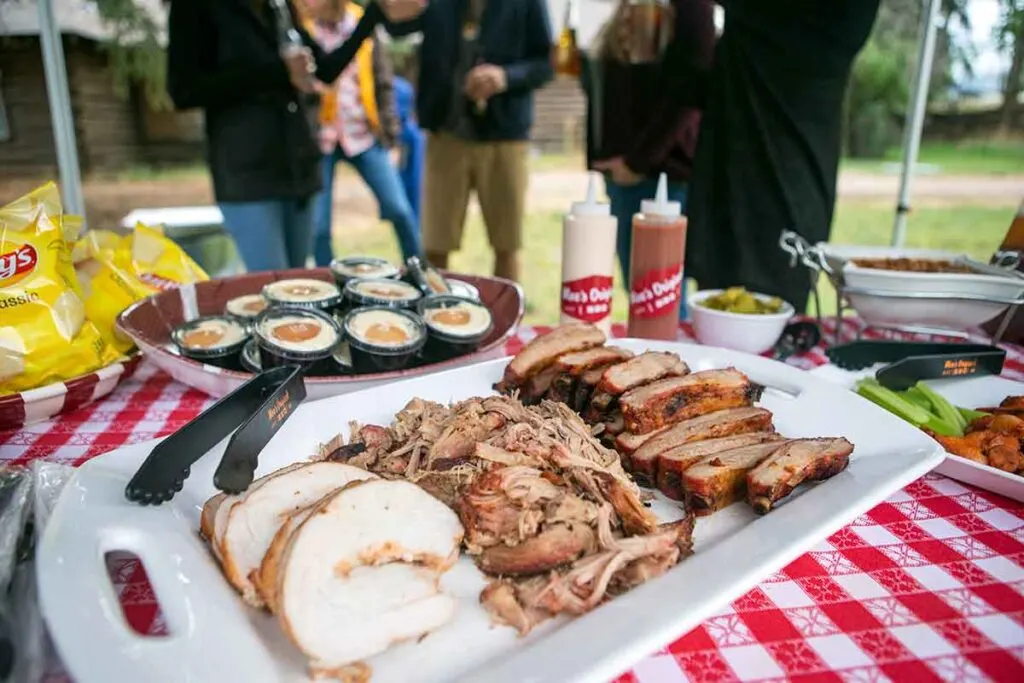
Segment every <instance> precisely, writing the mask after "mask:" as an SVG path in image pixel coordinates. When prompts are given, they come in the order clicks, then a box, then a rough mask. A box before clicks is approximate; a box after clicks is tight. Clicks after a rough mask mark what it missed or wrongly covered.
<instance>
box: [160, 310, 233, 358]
mask: <svg viewBox="0 0 1024 683" xmlns="http://www.w3.org/2000/svg"><path fill="white" fill-rule="evenodd" d="M248 340H249V331H248V329H246V327H245V325H243V324H242V323H240V322H238V321H237V320H235V319H234V318H232V317H231V316H228V315H206V316H202V317H199V318H195V319H193V320H189V321H187V322H184V323H181V324H180V325H178V326H177V327H175V328H174V329H173V330H171V341H172V342H173V343H174V345H175V346H177V347H178V348H179V349H181V350H182V351H183V352H185V353H186V354H187V355H188V356H189V357H191V358H197V359H202V358H220V357H223V356H228V355H231V354H233V353H237V352H238V351H239V350H240V349H241V348H242V347H243V346H245V342H246V341H248Z"/></svg>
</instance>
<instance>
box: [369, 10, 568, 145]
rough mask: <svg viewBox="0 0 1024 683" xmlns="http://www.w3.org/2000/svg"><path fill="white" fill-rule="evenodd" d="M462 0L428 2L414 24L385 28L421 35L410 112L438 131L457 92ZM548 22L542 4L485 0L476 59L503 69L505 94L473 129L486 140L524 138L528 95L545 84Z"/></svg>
mask: <svg viewBox="0 0 1024 683" xmlns="http://www.w3.org/2000/svg"><path fill="white" fill-rule="evenodd" d="M465 2H466V0H430V3H429V4H428V5H427V9H426V11H425V12H424V13H423V15H422V16H421V17H420V18H419V19H417V20H416V21H413V22H409V23H405V24H400V25H397V26H389V27H388V30H389V32H390V33H392V34H393V35H405V34H409V33H414V32H416V31H422V32H423V44H422V45H421V46H420V69H419V73H420V77H419V84H418V86H419V92H418V94H417V101H416V110H417V115H418V117H419V123H420V126H422V127H423V128H424V129H426V130H429V131H437V130H440V129H442V128H443V127H444V125H445V123H446V121H447V118H448V111H449V108H450V107H451V103H452V101H453V100H454V98H453V97H452V95H453V93H452V89H453V88H459V89H461V88H462V83H457V82H455V81H456V79H455V78H454V77H453V76H452V74H454V73H455V72H456V66H457V64H458V51H459V46H460V42H461V38H462V36H461V31H462V17H463V16H464V8H465ZM551 47H552V38H551V22H550V21H549V19H548V10H547V2H546V1H545V0H489V1H488V2H487V6H486V7H485V8H484V12H483V17H482V18H481V20H480V34H479V57H480V60H481V61H483V62H487V63H489V64H495V65H497V66H500V67H503V68H504V69H505V73H506V74H507V76H508V90H507V91H505V92H503V93H501V94H499V95H496V96H495V97H493V98H491V99H490V100H488V103H487V109H486V111H485V113H484V115H483V121H482V122H481V123H480V125H479V126H477V127H476V131H477V134H478V137H479V139H481V140H486V141H502V140H526V139H527V138H528V137H529V135H530V128H531V127H532V126H533V91H534V90H536V89H537V88H539V87H541V86H542V85H544V84H545V83H547V82H548V81H549V80H551V78H552V76H553V75H554V72H553V70H552V68H551Z"/></svg>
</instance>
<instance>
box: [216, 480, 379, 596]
mask: <svg viewBox="0 0 1024 683" xmlns="http://www.w3.org/2000/svg"><path fill="white" fill-rule="evenodd" d="M376 478H377V475H375V474H372V473H370V472H367V471H366V470H363V469H359V468H358V467H352V466H351V465H345V464H343V463H338V462H329V461H324V462H315V463H309V464H306V465H304V466H302V467H298V468H296V469H293V470H290V471H288V472H285V473H283V474H280V475H277V476H272V477H269V478H267V480H266V481H265V482H264V483H263V484H262V485H261V486H259V487H258V488H255V489H253V490H252V491H251V492H248V493H246V494H245V496H243V497H242V499H241V500H239V501H238V502H236V503H235V504H234V506H233V507H232V508H231V511H230V513H229V514H228V519H227V522H226V525H225V528H224V532H223V536H222V537H221V541H220V549H221V554H222V561H223V565H224V574H225V576H226V577H227V579H228V581H229V582H230V583H231V584H232V585H233V586H234V587H235V588H236V589H238V591H239V592H240V593H241V594H242V598H243V599H244V600H245V601H246V602H247V603H249V604H250V605H252V606H253V607H261V606H262V604H263V601H262V600H261V599H260V597H259V595H258V593H257V591H256V587H255V585H254V583H253V575H254V573H255V572H256V571H257V570H258V569H259V566H260V563H261V562H262V561H263V556H264V555H265V554H266V552H267V549H268V548H269V547H270V544H271V542H272V541H273V540H274V536H275V535H276V534H277V531H278V529H280V528H281V524H282V523H283V522H284V521H285V520H286V519H287V518H288V517H289V516H290V515H291V514H293V513H294V512H297V511H298V510H301V509H303V508H305V507H307V506H309V505H311V504H313V503H315V502H317V501H318V500H320V499H321V498H323V497H324V496H325V495H327V494H328V493H330V492H332V491H335V490H337V489H340V488H342V487H344V486H347V485H348V484H351V483H352V482H356V481H363V480H366V479H376Z"/></svg>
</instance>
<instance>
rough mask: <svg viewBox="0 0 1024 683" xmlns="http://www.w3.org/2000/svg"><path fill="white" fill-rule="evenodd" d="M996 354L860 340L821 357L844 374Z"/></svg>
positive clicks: (974, 347) (980, 348)
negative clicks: (912, 361) (926, 359)
mask: <svg viewBox="0 0 1024 683" xmlns="http://www.w3.org/2000/svg"><path fill="white" fill-rule="evenodd" d="M998 351H1000V349H999V347H996V346H989V345H988V344H960V343H953V344H949V343H942V342H904V341H874V340H861V341H855V342H849V343H846V344H837V345H835V346H832V347H830V348H828V349H827V350H826V351H825V355H827V356H828V359H829V360H830V361H832V362H833V363H835V364H836V365H838V366H839V367H841V368H843V369H844V370H860V369H863V368H867V367H870V366H872V365H875V364H877V363H895V362H897V361H901V360H904V359H905V358H910V357H914V356H939V355H943V356H948V355H958V354H981V353H991V352H998ZM1004 356H1005V353H1004Z"/></svg>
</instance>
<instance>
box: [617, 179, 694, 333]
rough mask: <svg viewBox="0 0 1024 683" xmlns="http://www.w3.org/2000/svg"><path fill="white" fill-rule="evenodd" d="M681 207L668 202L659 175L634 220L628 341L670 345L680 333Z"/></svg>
mask: <svg viewBox="0 0 1024 683" xmlns="http://www.w3.org/2000/svg"><path fill="white" fill-rule="evenodd" d="M682 213H683V209H682V206H681V205H680V203H679V202H670V201H668V180H667V178H666V177H665V174H664V173H662V174H661V176H660V177H659V178H658V192H657V194H656V195H655V197H654V199H647V200H644V201H643V202H642V203H641V204H640V213H638V214H636V215H635V216H633V251H632V254H631V257H630V283H629V336H630V337H640V338H643V339H661V340H669V341H674V340H675V339H676V337H677V335H678V334H679V302H680V298H681V297H682V295H683V252H684V250H685V248H686V217H685V216H683V215H682Z"/></svg>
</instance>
